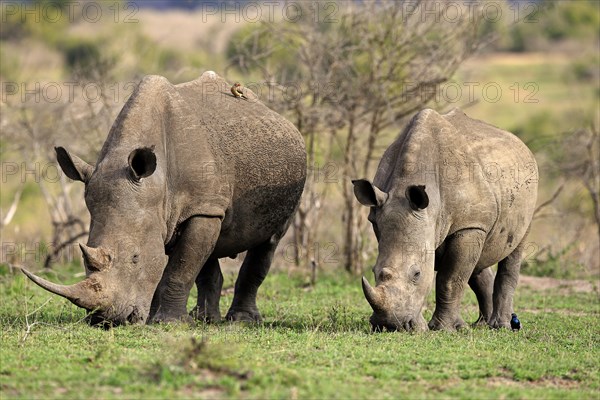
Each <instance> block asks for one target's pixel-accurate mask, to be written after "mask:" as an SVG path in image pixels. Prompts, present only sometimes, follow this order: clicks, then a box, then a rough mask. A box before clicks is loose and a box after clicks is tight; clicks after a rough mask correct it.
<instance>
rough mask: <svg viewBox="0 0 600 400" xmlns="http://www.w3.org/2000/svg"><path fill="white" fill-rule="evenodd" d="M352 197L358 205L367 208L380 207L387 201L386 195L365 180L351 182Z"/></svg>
mask: <svg viewBox="0 0 600 400" xmlns="http://www.w3.org/2000/svg"><path fill="white" fill-rule="evenodd" d="M352 184H353V185H354V196H356V199H357V200H358V202H359V203H360V204H362V205H363V206H367V207H381V206H382V205H383V203H385V202H386V200H387V199H388V194H387V193H385V192H383V191H382V190H380V189H379V188H377V187H376V186H375V185H373V184H372V183H371V182H369V181H368V180H366V179H357V180H353V181H352Z"/></svg>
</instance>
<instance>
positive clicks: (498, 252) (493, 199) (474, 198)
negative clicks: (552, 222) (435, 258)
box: [374, 109, 537, 266]
mask: <svg viewBox="0 0 600 400" xmlns="http://www.w3.org/2000/svg"><path fill="white" fill-rule="evenodd" d="M374 183H375V185H376V186H378V187H380V188H381V189H382V190H384V191H386V192H392V193H393V195H395V196H403V195H404V191H405V189H406V186H407V185H411V184H424V185H426V187H427V192H428V194H429V196H430V200H431V202H432V204H433V205H434V208H437V210H436V212H437V214H436V216H435V220H436V222H435V224H436V229H435V230H436V235H437V241H438V244H440V243H441V241H443V240H444V239H445V238H446V237H447V236H448V235H451V234H452V233H454V232H457V231H459V230H462V229H470V228H476V229H481V230H483V231H485V232H486V233H487V242H486V246H485V249H486V250H485V251H484V254H483V255H482V258H481V264H485V263H487V265H486V266H489V265H491V264H493V263H495V262H497V261H499V260H500V259H502V258H504V257H506V256H507V255H508V254H510V252H511V251H512V250H513V249H514V248H515V247H516V246H517V245H518V244H519V242H520V241H521V240H522V238H523V237H524V236H525V233H526V231H527V229H528V226H529V223H530V221H531V216H532V214H533V210H534V207H535V202H536V193H537V166H536V163H535V159H534V157H533V155H532V154H531V152H530V151H529V149H528V148H527V147H526V146H525V144H524V143H523V142H522V141H521V140H520V139H518V138H517V137H516V136H514V135H513V134H511V133H509V132H506V131H503V130H501V129H499V128H496V127H494V126H492V125H489V124H487V123H484V122H482V121H478V120H474V119H471V118H469V117H468V116H466V115H465V114H464V113H463V112H462V111H460V110H453V111H451V112H450V113H448V114H445V115H440V114H438V113H437V112H435V111H434V110H429V109H427V110H423V111H421V112H420V113H418V114H417V115H416V116H415V117H414V118H413V120H412V121H411V123H410V124H409V125H408V127H407V128H406V129H405V130H404V131H403V133H402V134H401V135H400V137H399V138H398V139H397V140H396V141H395V142H394V143H393V144H392V145H391V146H390V147H389V148H388V149H387V150H386V152H385V153H384V156H383V158H382V160H381V162H380V164H379V167H378V170H377V174H376V176H375V180H374ZM492 260H493V261H492Z"/></svg>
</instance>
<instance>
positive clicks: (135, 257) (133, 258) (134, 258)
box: [131, 254, 140, 264]
mask: <svg viewBox="0 0 600 400" xmlns="http://www.w3.org/2000/svg"><path fill="white" fill-rule="evenodd" d="M131 261H133V263H134V264H137V263H138V261H140V255H139V254H134V255H133V257H131Z"/></svg>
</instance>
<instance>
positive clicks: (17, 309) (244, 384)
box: [0, 268, 600, 399]
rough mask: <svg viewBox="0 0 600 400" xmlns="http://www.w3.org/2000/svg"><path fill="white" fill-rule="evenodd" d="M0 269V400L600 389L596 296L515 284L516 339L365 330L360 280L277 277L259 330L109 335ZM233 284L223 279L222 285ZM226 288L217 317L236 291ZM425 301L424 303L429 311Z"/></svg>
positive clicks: (581, 392)
mask: <svg viewBox="0 0 600 400" xmlns="http://www.w3.org/2000/svg"><path fill="white" fill-rule="evenodd" d="M1 272H2V274H1V275H0V296H1V299H2V305H1V308H0V326H1V328H2V329H1V332H2V333H1V343H0V344H1V349H2V350H1V364H0V387H1V393H0V394H1V397H2V398H3V399H5V398H53V397H54V398H57V397H60V398H89V397H93V398H175V397H179V398H206V397H211V398H215V397H220V398H222V397H241V398H372V397H377V398H399V397H400V398H405V397H408V398H440V397H459V398H498V397H505V398H578V399H579V398H597V397H598V394H599V389H600V385H599V383H600V382H599V378H598V376H599V365H598V359H600V343H599V342H600V336H599V335H598V334H599V332H600V321H599V319H598V315H599V311H600V310H599V305H598V294H597V293H578V294H577V295H573V294H568V293H567V294H560V293H556V292H543V291H535V290H532V289H524V288H521V290H520V291H518V295H517V298H516V299H515V303H516V309H517V311H518V312H519V317H520V319H521V320H522V322H523V325H524V328H523V329H522V330H521V331H520V332H518V333H513V332H509V331H506V330H502V331H492V330H489V329H468V330H465V331H461V332H458V333H445V332H428V333H424V334H406V333H381V334H372V333H370V330H369V326H368V322H367V318H368V316H369V314H370V311H369V307H368V305H367V304H366V302H365V301H364V299H363V296H362V293H361V289H360V284H359V283H358V280H357V279H355V278H351V277H349V276H347V275H346V274H345V273H343V272H341V271H339V272H329V273H326V274H323V275H322V276H320V277H319V279H318V281H317V284H316V286H315V287H314V288H308V287H306V285H305V284H304V283H305V279H304V278H303V277H301V276H296V275H295V276H291V277H289V276H288V274H286V273H283V272H275V273H272V274H271V275H270V276H269V277H268V278H267V280H266V282H265V284H264V285H263V287H262V288H261V290H260V292H259V307H260V308H261V310H262V313H263V316H264V319H265V322H264V323H263V324H262V325H244V324H218V325H204V324H198V325H194V326H190V325H186V324H174V325H153V326H124V327H118V328H115V329H111V330H106V331H105V330H101V329H97V328H91V327H89V326H87V325H86V324H85V322H83V321H82V319H83V317H84V313H83V312H82V311H81V310H79V309H77V308H76V307H75V306H72V305H71V304H70V303H68V302H67V301H66V300H63V299H60V298H58V297H54V296H51V295H49V294H47V293H45V292H44V291H42V290H41V289H40V288H38V287H36V286H34V285H33V284H32V283H31V282H28V281H26V280H25V279H24V278H23V277H22V276H21V275H20V274H17V275H13V274H11V273H9V272H8V271H7V269H6V268H5V269H4V270H2V271H1ZM67 276H71V277H72V276H73V271H71V272H70V273H68V272H65V273H61V274H59V276H57V277H55V278H54V279H56V280H60V281H63V282H64V281H72V280H73V279H72V278H69V279H66V278H65V277H67ZM231 283H232V277H231V276H227V277H226V286H229V285H231ZM226 293H229V294H227V295H226V296H224V298H223V301H222V305H221V306H222V307H221V308H222V311H223V312H224V311H225V310H226V307H227V306H228V305H229V303H230V302H231V298H232V295H231V294H230V291H227V292H226ZM48 299H50V300H49V301H48ZM193 301H194V299H193V298H191V299H190V303H192V302H193ZM464 305H465V307H464V312H463V316H464V317H465V318H468V319H470V320H473V319H474V318H475V316H476V314H477V309H476V303H475V299H474V296H473V295H472V294H471V293H468V294H467V295H466V296H465V300H464ZM432 309H433V301H432V298H430V301H429V303H428V306H427V308H426V310H425V317H426V318H427V317H430V316H431V311H432ZM520 310H521V311H520ZM544 310H553V312H551V313H549V312H544ZM28 314H29V315H28ZM26 315H28V316H27V317H26ZM28 326H29V327H30V328H29V332H28ZM27 332H28V333H27Z"/></svg>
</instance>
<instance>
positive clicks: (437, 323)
mask: <svg viewBox="0 0 600 400" xmlns="http://www.w3.org/2000/svg"><path fill="white" fill-rule="evenodd" d="M428 326H429V329H430V330H432V331H442V330H443V331H458V330H461V329H465V328H468V325H467V324H466V323H465V321H464V320H463V319H462V318H461V317H458V318H456V319H455V320H454V321H452V322H450V323H448V322H445V321H442V320H441V319H439V318H437V317H435V316H434V317H433V318H432V319H431V321H429V324H428Z"/></svg>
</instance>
